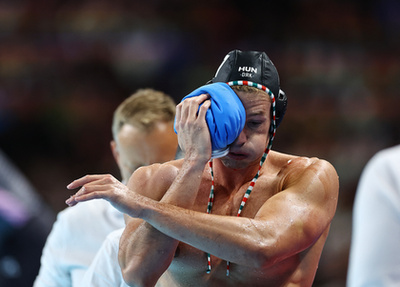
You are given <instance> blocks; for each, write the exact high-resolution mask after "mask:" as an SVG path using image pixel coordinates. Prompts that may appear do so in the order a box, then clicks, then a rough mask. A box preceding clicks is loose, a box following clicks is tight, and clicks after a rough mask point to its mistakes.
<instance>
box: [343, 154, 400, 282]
mask: <svg viewBox="0 0 400 287" xmlns="http://www.w3.org/2000/svg"><path fill="white" fill-rule="evenodd" d="M399 246H400V147H396V148H392V149H389V150H386V151H383V152H380V153H378V154H377V155H376V156H374V157H373V158H372V159H371V161H370V162H369V163H368V164H367V166H366V167H365V169H364V171H363V173H362V176H361V178H360V182H359V185H358V189H357V193H356V199H355V204H354V211H353V232H352V242H351V249H350V260H349V270H348V278H347V279H348V281H347V285H348V286H349V287H359V286H385V287H388V286H400V249H399Z"/></svg>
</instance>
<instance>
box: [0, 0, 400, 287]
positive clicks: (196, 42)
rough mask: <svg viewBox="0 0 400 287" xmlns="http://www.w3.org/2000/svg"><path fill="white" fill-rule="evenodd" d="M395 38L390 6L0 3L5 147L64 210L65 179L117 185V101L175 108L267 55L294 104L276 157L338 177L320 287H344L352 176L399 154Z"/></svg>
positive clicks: (398, 42)
mask: <svg viewBox="0 0 400 287" xmlns="http://www.w3.org/2000/svg"><path fill="white" fill-rule="evenodd" d="M399 34H400V2H398V1H396V0H381V1H379V0H364V1H348V0H347V1H344V0H336V1H333V0H319V1H317V0H304V1H301V0H297V1H296V0H287V1H254V0H247V1H228V0H213V1H211V0H202V1H182V0H168V1H162V0H146V1H137V0H113V1H105V0H89V1H88V0H81V1H76V0H70V1H67V0H65V1H59V0H52V1H50V0H35V1H33V0H31V1H28V0H2V1H1V2H0V149H1V150H2V151H3V152H4V153H5V154H7V156H8V157H9V158H10V159H11V160H12V161H13V162H14V164H15V165H16V166H18V168H19V169H20V170H21V171H22V173H23V174H25V176H26V177H27V178H28V179H29V181H30V182H31V183H32V185H33V187H34V188H35V189H36V190H37V193H38V194H39V196H40V197H41V198H42V199H43V201H44V202H45V203H47V204H48V205H49V206H50V208H51V209H52V210H53V211H54V212H58V211H60V210H61V209H63V208H65V207H66V205H65V204H64V200H65V199H66V198H67V197H68V196H69V195H70V192H69V191H67V190H66V188H65V186H66V185H67V184H68V183H69V182H70V181H72V180H73V179H75V178H77V177H80V176H82V175H84V174H86V173H105V172H107V173H113V174H114V175H118V170H117V166H116V165H115V163H114V160H113V158H112V155H111V152H110V148H109V141H110V140H111V117H112V113H113V111H114V109H115V108H116V106H117V105H118V104H119V103H120V102H121V101H122V100H123V99H124V98H125V97H127V96H128V95H129V94H131V93H132V92H134V91H135V90H136V89H138V88H143V87H153V88H156V89H160V90H163V91H165V92H167V93H168V94H170V95H171V96H172V97H173V98H174V99H175V100H176V101H177V102H178V101H179V100H180V99H181V98H182V97H183V96H185V95H186V94H188V93H189V92H191V91H192V90H194V89H195V88H197V87H199V86H200V85H203V84H204V83H205V82H207V81H208V80H209V79H210V78H211V77H212V76H213V75H214V73H215V71H216V69H217V67H218V65H219V64H220V62H221V61H222V59H223V57H224V55H225V54H226V53H228V52H229V51H230V50H233V49H242V50H262V51H265V52H266V53H267V54H268V55H269V57H270V58H271V59H272V61H273V62H274V64H275V65H276V67H277V69H278V71H279V73H280V78H281V87H282V89H283V90H284V91H285V92H286V94H287V96H288V99H289V104H288V111H287V114H286V116H285V119H284V121H283V123H282V125H281V126H280V127H279V129H278V132H277V136H276V140H275V142H274V146H273V149H275V150H278V151H283V152H286V153H291V154H297V155H305V156H317V157H320V158H324V159H327V160H328V161H330V162H331V163H332V164H333V165H334V166H335V167H336V169H337V171H338V174H339V177H340V198H339V205H338V210H337V214H336V216H335V219H334V221H333V224H332V227H331V232H330V236H329V238H328V241H327V244H326V246H325V249H324V253H323V256H322V258H321V263H320V267H319V269H318V272H317V277H316V280H315V284H314V286H329V287H330V286H344V282H345V277H346V269H347V260H348V251H349V245H350V238H351V214H352V204H353V199H354V194H355V189H356V186H357V183H358V179H359V176H360V173H361V171H362V168H363V167H364V165H365V163H366V162H367V161H368V159H369V158H370V157H371V156H372V155H373V154H374V153H375V152H377V151H378V150H380V149H382V148H385V147H389V146H392V145H394V144H397V143H399V142H400V139H399V138H400V114H399V111H398V110H399V109H398V107H399V104H400V98H399V90H400V52H399V51H400V49H399V48H400V35H399ZM371 212H372V211H371Z"/></svg>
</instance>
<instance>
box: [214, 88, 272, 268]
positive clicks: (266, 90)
mask: <svg viewBox="0 0 400 287" xmlns="http://www.w3.org/2000/svg"><path fill="white" fill-rule="evenodd" d="M227 84H228V85H229V86H243V85H245V86H250V87H255V88H258V89H260V90H263V91H265V92H266V93H268V94H269V96H270V98H271V101H272V109H271V110H272V121H271V125H272V133H271V137H270V139H269V142H268V145H267V148H266V149H265V152H264V154H263V156H262V157H261V160H260V165H259V167H258V171H257V174H256V175H255V176H254V178H253V179H252V181H251V182H250V185H249V187H248V188H247V190H246V193H245V194H244V196H243V199H242V202H241V203H240V207H239V210H238V213H237V216H240V214H241V213H242V210H243V208H244V206H245V204H246V202H247V200H248V199H249V197H250V193H251V192H252V190H253V188H254V185H255V184H256V181H257V179H258V177H259V176H260V170H261V167H262V165H263V164H264V162H265V160H266V158H267V155H268V153H269V151H270V150H271V148H272V142H273V140H274V138H275V133H276V120H275V97H274V94H273V93H272V92H271V91H270V90H269V89H268V88H267V87H265V86H263V85H260V84H256V83H253V82H249V81H232V82H229V83H227ZM209 166H210V173H211V190H210V196H209V198H208V204H207V214H210V213H211V209H212V206H213V203H214V186H215V185H214V171H213V163H212V159H211V160H210V161H209ZM210 272H211V255H210V254H209V253H207V273H210ZM226 276H229V261H227V262H226Z"/></svg>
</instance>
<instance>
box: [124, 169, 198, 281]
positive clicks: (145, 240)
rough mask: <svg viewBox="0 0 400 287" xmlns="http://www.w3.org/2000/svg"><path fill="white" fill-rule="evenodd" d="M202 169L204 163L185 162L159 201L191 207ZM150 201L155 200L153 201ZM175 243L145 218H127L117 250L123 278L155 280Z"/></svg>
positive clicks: (154, 202) (176, 244)
mask: <svg viewBox="0 0 400 287" xmlns="http://www.w3.org/2000/svg"><path fill="white" fill-rule="evenodd" d="M203 170H204V165H203V167H201V165H197V164H195V165H191V164H190V163H186V164H184V165H183V167H182V168H181V171H180V172H179V174H178V176H177V177H176V179H175V180H174V182H173V184H172V185H171V187H170V188H169V190H168V191H167V192H166V193H165V195H164V196H163V197H162V199H161V200H160V203H166V204H169V205H174V206H180V207H184V208H187V209H190V208H192V206H193V203H194V200H195V198H196V195H197V190H198V187H199V185H200V180H201V176H200V175H201V174H202V172H203ZM189 183H190V184H189ZM149 202H152V203H153V204H157V203H158V202H157V201H152V200H149ZM145 205H151V204H149V203H145ZM178 243H179V241H178V240H176V239H174V238H171V237H169V236H167V235H165V234H164V233H162V232H160V231H159V230H157V229H156V228H154V227H153V226H151V225H150V224H148V223H147V222H145V221H141V222H140V221H138V219H128V221H127V226H126V228H125V231H124V234H123V236H122V237H121V241H120V252H119V260H120V265H121V268H122V271H123V274H124V278H125V280H126V281H128V282H129V281H134V282H136V284H137V283H138V282H139V284H147V283H149V284H150V285H151V284H153V283H156V282H157V279H158V278H159V277H160V276H161V275H162V274H163V272H164V271H165V270H166V269H167V268H168V266H169V265H170V263H171V261H172V259H173V257H174V255H175V251H176V248H177V246H178ZM149 280H150V282H149ZM152 280H155V282H153V281H152Z"/></svg>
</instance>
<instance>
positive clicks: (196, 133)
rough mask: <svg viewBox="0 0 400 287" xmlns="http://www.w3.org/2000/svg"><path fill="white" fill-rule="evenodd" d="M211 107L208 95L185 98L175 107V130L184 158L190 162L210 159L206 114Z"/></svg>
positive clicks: (209, 138)
mask: <svg viewBox="0 0 400 287" xmlns="http://www.w3.org/2000/svg"><path fill="white" fill-rule="evenodd" d="M210 105H211V101H210V100H209V95H207V94H202V95H200V96H196V97H192V98H187V99H185V100H184V101H183V102H181V103H180V104H179V105H178V106H177V107H176V122H175V129H176V130H177V133H178V142H179V146H180V147H181V149H182V151H183V152H184V153H185V157H186V158H188V159H192V160H194V159H195V160H199V158H205V162H207V161H208V160H209V159H210V158H211V137H210V132H209V130H208V126H207V122H206V112H207V110H208V108H209V107H210Z"/></svg>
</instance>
